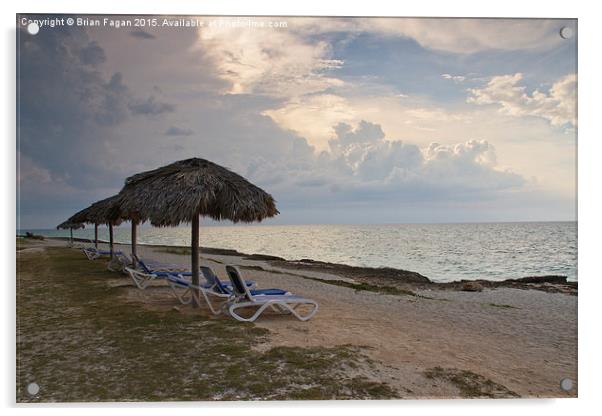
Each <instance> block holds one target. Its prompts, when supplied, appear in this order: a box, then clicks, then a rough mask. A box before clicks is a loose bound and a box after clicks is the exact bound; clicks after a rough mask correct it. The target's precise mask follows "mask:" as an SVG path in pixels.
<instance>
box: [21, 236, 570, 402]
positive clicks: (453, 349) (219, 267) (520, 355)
mask: <svg viewBox="0 0 602 416" xmlns="http://www.w3.org/2000/svg"><path fill="white" fill-rule="evenodd" d="M64 246H65V242H64V241H60V240H52V239H46V240H45V241H36V242H31V243H30V244H28V245H27V246H26V247H24V248H23V249H22V250H21V251H20V254H19V259H21V260H23V261H27V259H28V258H35V257H36V256H41V255H43V253H44V251H45V250H48V248H49V247H64ZM116 249H118V250H122V251H124V252H126V253H127V252H128V251H129V248H128V247H127V246H124V245H117V246H116ZM65 250H70V251H75V249H65ZM138 251H139V255H140V256H141V257H142V258H146V259H153V260H156V261H160V262H164V263H170V264H178V265H181V266H182V267H184V268H186V267H189V262H190V257H189V255H187V252H186V249H185V248H180V249H176V248H165V247H152V246H144V245H141V246H139V247H138ZM82 256H83V254H82ZM97 262H98V261H97ZM227 264H232V265H237V266H239V267H240V269H241V270H242V272H243V274H244V277H245V278H246V279H251V280H254V281H256V282H257V284H258V287H261V288H271V287H275V288H285V289H287V290H289V291H291V292H292V293H295V294H299V295H302V296H304V297H308V298H311V299H314V300H316V301H317V302H318V303H319V305H320V308H319V311H318V313H317V314H316V315H315V316H314V317H313V318H312V319H311V320H310V321H308V322H299V321H297V320H294V319H292V318H291V317H288V316H280V315H276V314H273V313H271V314H266V315H265V316H263V317H262V318H260V319H259V320H257V321H256V323H255V326H256V327H259V328H262V329H265V330H267V334H268V335H267V337H265V339H264V340H263V341H262V342H260V343H258V344H257V345H254V346H253V349H254V350H255V351H258V352H265V351H268V350H271V349H273V348H277V347H295V348H313V347H335V348H336V347H339V346H349V345H350V346H353V347H358V348H361V350H362V353H363V354H365V357H366V358H365V360H364V361H365V363H364V364H366V365H360V366H357V367H356V368H354V369H348V371H349V372H351V373H354V374H359V375H361V376H362V377H364V378H365V379H368V380H374V381H378V382H379V383H385V384H386V385H388V386H390V388H391V389H392V391H394V392H395V393H394V394H393V395H392V396H393V397H399V398H406V399H418V398H457V397H495V398H515V397H521V398H525V397H576V395H577V387H576V380H577V300H578V297H577V296H576V294H577V292H576V285H574V286H571V287H569V286H566V285H554V284H550V283H544V284H533V285H531V286H533V287H530V285H528V284H514V285H510V284H507V285H497V286H492V287H487V285H483V286H482V290H481V291H470V292H468V291H463V290H461V289H462V285H460V284H457V285H431V284H425V283H424V282H420V281H419V280H420V279H417V280H418V281H416V282H412V281H404V282H403V283H400V285H397V286H391V282H390V281H387V282H385V283H383V281H381V280H378V279H376V278H375V279H373V282H372V283H371V284H368V283H367V282H370V279H369V278H368V277H365V278H362V275H361V273H358V271H355V272H354V273H356V274H357V276H355V277H354V278H352V277H349V275H350V273H338V274H337V273H336V270H337V268H333V267H319V266H316V265H315V264H314V265H310V266H308V267H303V265H302V264H299V263H290V262H285V261H283V260H280V259H277V258H270V257H269V256H245V255H240V254H235V253H232V252H229V251H220V250H203V251H202V252H201V265H206V266H210V267H211V268H213V270H214V271H215V272H216V273H217V274H218V275H219V276H220V277H223V278H225V276H226V275H225V271H224V267H225V265H227ZM333 270H334V272H333ZM369 274H370V273H367V274H366V275H369ZM409 280H412V279H409ZM105 284H106V285H107V287H113V286H119V287H120V289H122V290H121V292H120V294H119V296H118V298H117V299H115V302H128V303H130V304H132V303H133V304H134V305H136V306H137V307H139V309H140V313H145V312H144V311H157V310H158V311H170V312H174V311H176V312H177V313H178V314H181V315H182V316H188V315H191V314H192V315H194V316H199V319H201V318H202V319H211V320H216V321H232V319H231V318H228V317H216V318H213V317H210V314H209V312H208V310H207V308H201V309H200V310H192V308H190V307H186V306H180V305H179V304H178V303H177V301H175V299H174V298H173V296H171V294H170V292H169V289H168V288H167V286H166V285H165V283H164V282H160V281H158V282H155V283H153V286H152V287H151V288H148V289H147V290H144V291H143V290H139V289H137V288H135V287H134V286H133V285H132V284H131V281H130V280H129V278H128V277H126V276H123V275H119V274H115V277H114V278H111V279H109V280H105ZM379 287H383V288H384V289H383V290H380V289H379ZM391 287H396V290H392V289H391ZM387 288H388V289H387ZM480 289H481V288H480ZM238 325H248V324H242V323H240V324H238ZM251 325H252V324H251ZM564 378H570V379H572V380H573V381H575V387H574V388H573V389H572V390H571V391H569V392H565V391H563V390H561V389H560V381H561V380H562V379H564Z"/></svg>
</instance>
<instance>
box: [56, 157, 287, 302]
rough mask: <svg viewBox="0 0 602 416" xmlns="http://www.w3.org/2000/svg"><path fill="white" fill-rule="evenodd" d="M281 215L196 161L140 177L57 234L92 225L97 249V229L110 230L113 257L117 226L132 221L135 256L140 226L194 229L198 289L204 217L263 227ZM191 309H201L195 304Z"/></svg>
mask: <svg viewBox="0 0 602 416" xmlns="http://www.w3.org/2000/svg"><path fill="white" fill-rule="evenodd" d="M277 214H278V210H277V209H276V203H275V201H274V198H272V196H271V195H270V194H268V193H267V192H265V191H264V190H262V189H261V188H259V187H257V186H255V185H253V184H252V183H250V182H249V181H247V180H246V179H245V178H243V177H242V176H240V175H238V174H236V173H234V172H232V171H230V170H228V169H226V168H224V167H222V166H219V165H217V164H215V163H213V162H210V161H208V160H205V159H199V158H192V159H186V160H182V161H179V162H175V163H172V164H170V165H167V166H163V167H160V168H158V169H154V170H150V171H147V172H142V173H138V174H136V175H133V176H130V177H129V178H127V179H126V180H125V186H124V187H123V188H122V189H121V191H120V192H119V193H118V194H117V195H114V196H111V197H109V198H105V199H103V200H101V201H98V202H95V203H93V204H92V205H90V206H89V207H88V208H85V209H83V210H81V211H79V212H77V213H76V214H74V215H72V216H71V217H70V218H69V219H67V220H66V221H65V222H64V223H62V224H60V225H59V226H58V227H57V228H63V229H70V230H71V239H72V238H73V229H77V228H82V227H83V224H94V241H95V245H96V246H98V226H99V225H105V224H106V225H107V226H108V227H109V246H110V251H111V256H112V253H113V226H115V225H119V224H121V223H122V222H123V221H130V222H131V227H132V236H131V242H132V245H131V248H132V254H133V255H136V254H137V250H136V239H137V238H136V234H137V226H138V224H141V223H143V222H146V221H150V223H151V225H153V226H156V227H175V226H178V225H180V224H182V223H191V225H192V234H191V252H192V256H191V271H192V284H194V285H198V284H199V224H200V216H204V217H209V218H212V219H214V220H218V221H219V220H230V221H233V222H253V221H261V220H262V219H264V218H268V217H273V216H275V215H277ZM193 306H195V307H198V304H197V303H196V300H195V302H193Z"/></svg>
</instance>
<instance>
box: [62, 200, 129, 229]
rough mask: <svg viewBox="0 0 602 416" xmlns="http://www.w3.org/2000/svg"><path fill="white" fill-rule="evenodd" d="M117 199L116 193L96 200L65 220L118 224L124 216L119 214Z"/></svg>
mask: <svg viewBox="0 0 602 416" xmlns="http://www.w3.org/2000/svg"><path fill="white" fill-rule="evenodd" d="M118 201H119V198H118V195H113V196H111V197H109V198H105V199H103V200H100V201H97V202H95V203H93V204H92V205H90V206H89V207H88V208H85V209H82V210H81V211H79V212H77V213H75V214H73V215H72V216H71V217H70V218H69V219H68V220H67V221H70V222H80V223H88V224H113V225H119V224H120V223H121V222H122V220H123V219H124V218H123V217H122V216H121V211H120V209H119V205H118Z"/></svg>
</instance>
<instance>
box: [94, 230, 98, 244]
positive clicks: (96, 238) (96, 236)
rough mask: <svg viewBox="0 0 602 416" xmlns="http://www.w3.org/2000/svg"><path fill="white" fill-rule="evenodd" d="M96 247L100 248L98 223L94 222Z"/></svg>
mask: <svg viewBox="0 0 602 416" xmlns="http://www.w3.org/2000/svg"><path fill="white" fill-rule="evenodd" d="M94 248H96V249H97V250H98V224H94Z"/></svg>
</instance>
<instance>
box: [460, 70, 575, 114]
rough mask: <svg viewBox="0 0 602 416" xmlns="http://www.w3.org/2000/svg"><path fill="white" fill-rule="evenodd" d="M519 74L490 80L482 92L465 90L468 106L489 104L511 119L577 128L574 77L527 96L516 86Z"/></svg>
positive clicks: (520, 77) (519, 77)
mask: <svg viewBox="0 0 602 416" xmlns="http://www.w3.org/2000/svg"><path fill="white" fill-rule="evenodd" d="M522 79H523V75H522V74H521V73H516V74H514V75H499V76H495V77H493V78H492V79H491V80H490V81H489V82H488V83H487V85H486V86H484V87H482V88H471V89H469V90H468V91H469V93H470V96H469V97H468V100H467V101H468V102H469V103H474V104H492V105H497V106H499V107H500V111H501V112H503V113H505V114H508V115H512V116H533V117H541V118H544V119H546V120H548V121H549V122H550V123H551V124H552V125H553V126H564V125H572V126H575V125H576V124H577V120H576V116H577V114H576V99H577V75H576V74H569V75H566V76H564V77H563V78H561V79H559V80H558V81H556V82H555V83H554V84H553V85H552V87H551V88H550V89H549V91H540V90H535V91H533V92H532V93H531V94H529V93H528V92H527V89H526V87H525V86H522V85H520V82H521V81H522Z"/></svg>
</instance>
